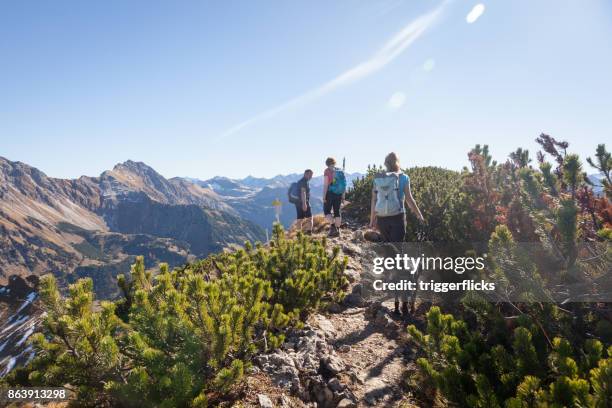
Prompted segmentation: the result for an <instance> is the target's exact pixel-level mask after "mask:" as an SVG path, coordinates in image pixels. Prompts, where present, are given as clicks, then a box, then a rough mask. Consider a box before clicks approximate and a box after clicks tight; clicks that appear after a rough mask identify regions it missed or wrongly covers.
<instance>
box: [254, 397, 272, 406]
mask: <svg viewBox="0 0 612 408" xmlns="http://www.w3.org/2000/svg"><path fill="white" fill-rule="evenodd" d="M257 399H258V400H259V406H260V407H261V408H274V405H273V404H272V400H271V399H270V397H268V396H267V395H266V394H257Z"/></svg>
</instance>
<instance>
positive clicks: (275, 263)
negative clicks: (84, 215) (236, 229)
mask: <svg viewBox="0 0 612 408" xmlns="http://www.w3.org/2000/svg"><path fill="white" fill-rule="evenodd" d="M346 263H347V260H346V259H340V258H339V250H338V249H337V248H336V249H335V250H333V252H332V253H328V252H326V249H325V242H324V241H321V240H316V239H313V238H309V237H306V236H303V235H301V234H300V235H298V237H297V238H296V239H295V240H288V239H286V238H285V236H284V232H283V230H282V228H281V227H280V225H277V226H276V227H275V229H274V236H273V239H272V241H271V242H270V245H269V246H268V247H264V246H263V245H261V244H257V245H256V246H255V247H253V246H252V245H251V244H249V243H247V244H246V245H245V248H244V249H240V250H238V251H235V252H233V253H223V254H219V255H214V256H211V257H209V258H207V259H206V260H203V261H200V262H197V263H195V264H192V265H187V266H186V267H184V268H180V269H176V270H174V271H169V270H168V267H167V265H165V264H162V265H161V266H160V273H159V274H158V275H157V276H152V275H151V273H149V272H147V271H145V267H144V259H143V258H142V257H139V258H138V259H137V262H136V264H134V265H133V267H132V269H131V273H130V277H129V278H127V277H125V276H120V277H119V279H118V280H119V285H120V287H121V289H122V292H123V295H124V297H123V299H121V300H119V301H117V302H114V303H113V302H101V303H99V304H98V303H97V302H95V301H94V294H93V291H92V283H91V279H82V280H79V281H77V282H76V283H75V284H73V285H71V286H70V293H69V296H68V297H67V298H62V296H61V295H60V293H59V291H58V288H57V286H56V283H55V279H54V278H53V277H52V276H50V275H48V276H46V277H44V278H43V279H42V291H41V298H42V300H43V303H44V305H45V308H46V310H47V316H46V318H45V324H44V327H45V330H44V333H41V334H38V335H37V336H36V337H35V342H34V344H35V348H36V350H37V354H38V355H37V357H36V359H35V360H34V361H33V363H32V365H31V372H30V374H29V381H30V382H31V383H32V384H39V385H48V386H63V385H66V384H67V386H68V387H70V388H72V389H74V390H75V392H76V395H77V399H78V404H79V405H82V406H87V405H101V404H102V403H103V402H105V401H106V402H108V403H110V404H112V405H122V404H123V405H128V406H134V405H144V406H159V407H187V406H206V405H207V403H209V402H210V399H211V398H213V399H214V397H215V395H217V396H218V395H219V394H220V393H226V392H227V391H228V390H230V389H231V387H232V386H233V385H234V384H235V383H236V382H237V381H239V380H240V379H241V377H242V376H243V373H244V370H245V368H246V367H248V365H249V361H250V358H251V357H252V355H253V354H254V353H255V352H258V351H261V350H269V349H272V348H275V347H278V346H279V345H280V343H281V342H282V341H283V339H284V331H285V329H286V328H287V327H288V326H295V325H300V324H301V322H302V320H301V319H303V318H304V317H305V316H306V314H307V313H308V312H309V311H311V310H313V309H315V308H316V307H318V305H319V303H320V302H321V301H324V300H325V299H330V300H331V299H336V300H338V299H340V298H341V296H342V289H341V288H342V287H343V286H344V285H345V284H346V280H345V278H344V276H343V271H344V269H345V267H346ZM211 396H212V397H211Z"/></svg>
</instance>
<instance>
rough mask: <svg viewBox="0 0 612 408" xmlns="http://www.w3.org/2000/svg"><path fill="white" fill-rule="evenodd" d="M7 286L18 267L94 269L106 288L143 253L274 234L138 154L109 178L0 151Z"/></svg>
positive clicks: (105, 291)
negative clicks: (69, 176) (49, 172)
mask: <svg viewBox="0 0 612 408" xmlns="http://www.w3.org/2000/svg"><path fill="white" fill-rule="evenodd" d="M0 233H1V235H0V284H3V283H6V282H7V279H8V277H9V276H10V275H13V274H15V275H21V276H27V275H29V274H35V275H41V274H44V273H48V272H51V273H54V274H55V275H57V276H59V277H60V278H64V280H65V281H66V282H69V281H71V280H73V279H75V278H76V277H80V276H91V277H92V278H93V279H94V284H95V285H96V287H97V289H99V291H100V295H102V296H110V295H112V294H113V293H114V291H115V290H116V285H114V276H115V275H116V274H117V273H119V272H126V271H127V270H129V264H130V263H131V262H132V261H133V259H134V257H135V256H136V255H145V257H146V259H147V266H148V267H152V266H154V265H155V264H156V263H158V262H169V263H170V264H171V266H175V265H178V264H181V263H185V262H186V261H187V260H188V259H189V257H190V256H205V255H207V254H208V253H211V252H217V251H219V250H221V249H223V248H224V247H226V246H228V245H232V244H242V243H243V242H244V241H246V240H251V241H254V240H263V239H265V234H264V231H263V230H262V229H261V228H259V227H258V226H257V225H255V224H254V223H252V222H250V221H248V220H244V219H243V218H241V217H240V215H239V213H238V212H237V211H236V210H234V209H233V208H232V207H231V206H228V205H227V204H226V203H225V202H224V198H223V197H220V196H219V195H217V194H216V193H215V192H214V191H213V190H211V189H208V188H203V187H200V186H198V185H197V184H194V183H191V182H188V181H186V180H183V179H179V178H174V179H170V180H168V179H166V178H164V177H163V176H161V175H160V174H159V173H157V172H156V171H155V170H154V169H152V168H151V167H149V166H147V165H146V164H144V163H141V162H135V161H131V160H128V161H126V162H124V163H120V164H117V165H116V166H115V167H114V168H113V169H112V170H108V171H105V172H103V173H102V174H101V175H100V176H99V177H88V176H82V177H80V178H78V179H74V180H64V179H56V178H51V177H47V176H46V175H45V174H44V173H43V172H42V171H40V170H38V169H36V168H34V167H31V166H28V165H27V164H24V163H21V162H12V161H10V160H8V159H5V158H2V157H0Z"/></svg>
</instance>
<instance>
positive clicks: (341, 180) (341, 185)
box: [328, 169, 346, 194]
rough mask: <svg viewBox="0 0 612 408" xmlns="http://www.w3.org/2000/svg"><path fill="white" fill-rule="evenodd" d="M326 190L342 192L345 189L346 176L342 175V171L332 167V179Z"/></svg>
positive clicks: (335, 192) (336, 192)
mask: <svg viewBox="0 0 612 408" xmlns="http://www.w3.org/2000/svg"><path fill="white" fill-rule="evenodd" d="M328 191H331V192H332V193H334V194H344V192H345V191H346V177H345V176H344V171H342V170H340V169H334V180H333V181H332V183H331V184H330V185H329V188H328Z"/></svg>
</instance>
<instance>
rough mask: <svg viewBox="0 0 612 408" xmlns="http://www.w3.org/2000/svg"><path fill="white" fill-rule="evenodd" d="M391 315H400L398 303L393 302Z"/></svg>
mask: <svg viewBox="0 0 612 408" xmlns="http://www.w3.org/2000/svg"><path fill="white" fill-rule="evenodd" d="M393 314H394V315H397V316H399V315H401V313H400V308H399V302H395V310H394V311H393Z"/></svg>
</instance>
